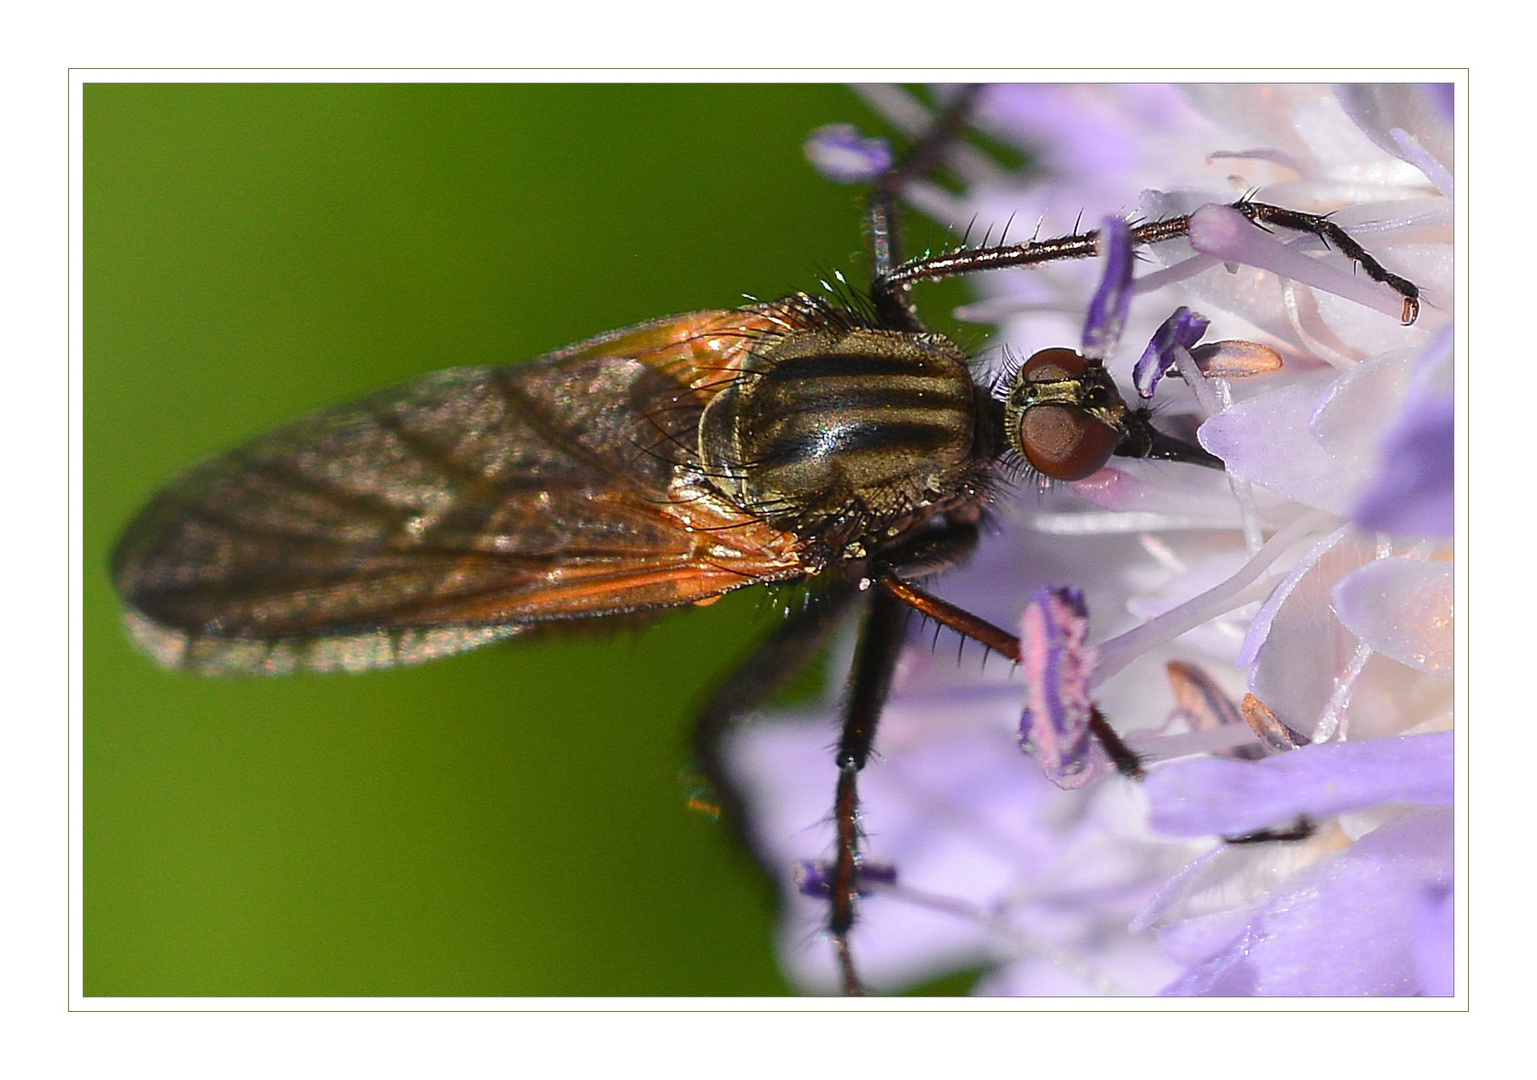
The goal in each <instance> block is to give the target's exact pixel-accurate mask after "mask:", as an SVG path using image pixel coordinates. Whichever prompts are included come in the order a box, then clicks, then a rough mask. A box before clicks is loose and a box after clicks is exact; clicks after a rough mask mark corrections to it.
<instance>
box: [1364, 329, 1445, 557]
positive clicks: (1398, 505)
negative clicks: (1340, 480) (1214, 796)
mask: <svg viewBox="0 0 1537 1080" xmlns="http://www.w3.org/2000/svg"><path fill="white" fill-rule="evenodd" d="M1451 368H1452V334H1451V328H1450V327H1447V328H1446V329H1445V330H1443V331H1442V332H1441V333H1439V334H1437V335H1436V338H1435V340H1434V341H1432V342H1431V344H1430V345H1429V346H1427V347H1426V348H1425V350H1424V352H1422V353H1421V354H1420V357H1419V359H1418V361H1417V363H1416V370H1415V373H1414V384H1413V386H1412V387H1411V388H1410V390H1409V392H1408V399H1407V401H1406V402H1405V403H1404V407H1403V411H1402V412H1401V413H1400V414H1399V416H1398V420H1397V423H1396V424H1394V426H1393V427H1392V428H1391V429H1390V430H1389V431H1388V432H1387V434H1386V435H1385V437H1384V438H1383V439H1382V440H1381V444H1380V445H1381V451H1380V453H1381V464H1380V467H1379V468H1378V469H1377V471H1376V475H1375V476H1374V478H1373V480H1372V482H1371V484H1370V485H1369V486H1368V487H1367V488H1366V489H1365V490H1364V491H1363V492H1361V494H1360V496H1359V497H1358V498H1357V500H1356V502H1355V506H1354V512H1353V514H1352V517H1353V518H1354V519H1355V520H1356V521H1357V522H1359V523H1360V524H1361V525H1362V526H1364V527H1366V528H1368V529H1377V530H1379V531H1381V532H1390V533H1397V534H1399V535H1404V536H1426V537H1447V536H1451V535H1452V529H1453V526H1454V524H1455V519H1456V501H1455V496H1456V473H1455V462H1456V454H1457V450H1456V426H1457V416H1456V406H1455V401H1454V399H1453V397H1452V391H1451V381H1450V377H1449V373H1450V371H1451Z"/></svg>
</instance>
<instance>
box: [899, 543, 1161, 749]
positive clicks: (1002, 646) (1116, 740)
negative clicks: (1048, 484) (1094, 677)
mask: <svg viewBox="0 0 1537 1080" xmlns="http://www.w3.org/2000/svg"><path fill="white" fill-rule="evenodd" d="M875 583H876V584H877V585H878V586H879V587H880V589H881V591H882V592H883V593H885V594H887V595H889V596H892V597H894V598H896V599H897V600H899V601H901V602H902V603H903V604H906V605H907V606H908V607H910V608H913V609H914V610H915V611H921V612H922V613H923V614H925V615H927V616H928V617H929V618H931V619H933V620H934V621H935V622H937V623H940V624H941V625H944V626H948V627H949V628H950V629H952V630H954V631H955V632H956V633H957V634H960V635H962V636H963V637H968V638H970V639H971V640H973V641H975V642H978V643H979V644H982V645H985V646H987V647H988V648H989V649H992V650H993V651H994V652H996V653H999V654H1001V655H1002V656H1005V657H1007V658H1008V659H1010V660H1012V661H1014V662H1015V663H1018V662H1019V661H1020V659H1021V651H1020V641H1019V638H1017V637H1016V636H1014V635H1013V634H1011V633H1009V632H1008V631H1007V630H1005V629H1003V628H1002V627H999V626H994V625H993V624H992V623H990V622H988V621H987V620H986V619H982V618H978V617H977V616H975V615H973V614H972V613H971V612H969V611H967V610H965V609H964V608H958V607H956V606H955V605H954V604H952V603H950V602H949V601H948V600H941V599H940V598H939V597H937V596H935V595H934V594H933V593H930V592H926V591H925V590H923V589H921V588H919V587H918V586H917V585H914V584H913V583H912V582H910V581H908V580H907V579H905V578H903V577H901V576H900V575H898V574H897V573H896V572H895V571H892V570H885V571H883V572H882V573H881V574H880V575H879V576H878V577H877V578H876V579H875ZM1089 731H1090V732H1092V733H1093V735H1094V737H1095V739H1097V740H1098V741H1099V744H1100V745H1101V746H1103V747H1104V748H1105V753H1106V754H1108V755H1109V756H1110V760H1111V761H1112V762H1113V763H1114V764H1115V767H1116V770H1117V771H1118V772H1120V773H1121V775H1123V776H1126V777H1130V778H1131V779H1141V777H1142V776H1143V775H1144V774H1143V771H1142V761H1141V759H1140V758H1138V757H1137V755H1136V753H1135V752H1134V751H1133V750H1132V749H1131V748H1130V747H1128V746H1127V745H1126V743H1125V742H1123V741H1122V740H1121V737H1120V735H1118V734H1116V731H1115V729H1114V728H1113V727H1111V726H1110V724H1109V722H1108V721H1106V720H1105V717H1104V716H1103V714H1101V713H1100V711H1099V709H1098V708H1095V709H1094V711H1093V713H1092V715H1091V717H1090V720H1089Z"/></svg>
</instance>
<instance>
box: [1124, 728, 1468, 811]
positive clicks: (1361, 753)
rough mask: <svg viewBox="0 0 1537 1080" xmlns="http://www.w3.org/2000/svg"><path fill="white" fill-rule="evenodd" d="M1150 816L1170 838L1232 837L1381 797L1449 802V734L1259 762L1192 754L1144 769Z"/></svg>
mask: <svg viewBox="0 0 1537 1080" xmlns="http://www.w3.org/2000/svg"><path fill="white" fill-rule="evenodd" d="M1145 786H1146V789H1147V797H1148V803H1149V814H1150V817H1149V821H1150V823H1151V825H1152V827H1153V828H1154V829H1155V830H1156V831H1158V832H1161V833H1164V834H1166V835H1169V836H1214V835H1226V836H1232V835H1237V834H1241V833H1248V832H1254V831H1256V830H1259V829H1263V828H1265V827H1267V826H1270V825H1275V824H1278V823H1284V822H1287V821H1292V820H1295V819H1296V818H1297V817H1298V816H1299V815H1303V814H1306V815H1308V816H1309V817H1311V818H1314V819H1318V818H1326V817H1333V816H1335V815H1336V814H1341V813H1343V812H1345V811H1347V810H1359V809H1361V808H1363V807H1368V806H1378V805H1381V804H1383V803H1403V802H1407V803H1422V804H1425V805H1430V806H1449V805H1450V804H1451V801H1452V788H1453V770H1452V733H1451V732H1449V731H1443V732H1436V733H1435V734H1431V735H1399V736H1394V737H1391V738H1385V739H1368V740H1366V741H1364V742H1353V743H1350V742H1347V743H1322V744H1318V745H1314V746H1305V747H1303V748H1301V749H1299V750H1293V751H1291V752H1290V753H1285V754H1277V755H1275V756H1273V757H1268V758H1264V759H1263V760H1261V761H1254V762H1246V761H1233V760H1228V759H1219V758H1193V759H1189V760H1185V761H1176V762H1171V763H1169V764H1167V765H1161V766H1159V767H1158V768H1156V769H1154V770H1152V771H1151V773H1150V774H1149V775H1148V778H1147V782H1146V785H1145Z"/></svg>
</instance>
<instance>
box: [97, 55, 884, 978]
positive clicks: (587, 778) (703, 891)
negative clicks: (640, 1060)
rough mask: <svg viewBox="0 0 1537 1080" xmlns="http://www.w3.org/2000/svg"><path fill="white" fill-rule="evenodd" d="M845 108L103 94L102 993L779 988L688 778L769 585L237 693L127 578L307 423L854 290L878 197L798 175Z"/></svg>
mask: <svg viewBox="0 0 1537 1080" xmlns="http://www.w3.org/2000/svg"><path fill="white" fill-rule="evenodd" d="M837 121H853V122H856V123H859V124H861V125H862V126H864V127H865V128H866V130H871V131H879V130H881V127H880V125H879V123H877V122H876V121H874V120H873V119H872V117H871V116H870V114H869V113H868V112H867V110H866V109H865V108H864V107H863V106H862V105H861V104H860V103H859V101H858V100H857V99H856V98H855V97H854V96H853V95H852V94H851V93H849V92H848V91H847V90H845V89H842V88H839V87H829V86H526V85H524V86H506V85H497V86H480V85H472V86H463V85H452V86H444V85H394V86H340V85H282V86H270V85H267V86H253V85H109V84H97V85H90V86H87V87H86V89H85V131H84V146H85V155H84V171H85V233H84V244H85V265H84V273H85V383H84V395H85V429H84V439H85V463H84V464H85V500H86V503H85V506H86V509H85V518H84V524H85V559H86V592H85V598H84V599H85V649H86V663H85V670H84V677H85V742H84V761H85V789H84V805H85V818H84V834H85V850H84V863H85V877H84V897H85V909H84V927H85V948H84V972H85V984H84V990H85V993H86V994H87V995H92V996H95V995H678V994H687V995H739V994H754V995H757V994H778V993H783V992H784V991H785V989H786V988H785V985H784V983H783V981H782V979H781V977H780V975H779V973H778V969H777V966H776V964H775V961H774V956H773V951H772V929H773V893H772V891H771V889H770V888H769V887H768V886H767V885H766V884H765V883H764V882H763V881H762V880H761V878H760V877H759V876H758V874H757V873H756V871H755V870H754V868H753V867H752V866H751V864H750V863H749V861H748V860H747V859H746V857H745V856H743V855H742V854H741V853H739V852H738V851H737V850H736V849H735V848H734V847H733V845H732V844H731V842H730V840H729V837H728V836H727V833H726V831H725V830H724V829H723V828H721V827H719V826H717V825H715V824H713V823H712V822H711V821H710V820H709V819H708V818H706V817H704V816H702V815H700V814H698V813H694V812H690V811H689V810H688V809H687V808H686V805H685V802H686V796H687V795H688V793H689V787H688V783H687V779H686V778H685V777H683V776H682V775H681V774H682V772H683V770H684V769H685V767H686V765H687V763H688V754H687V745H688V733H689V727H690V724H691V719H692V713H693V710H694V707H695V705H696V704H697V703H698V702H699V701H700V700H701V699H702V697H703V695H704V694H705V693H707V691H708V690H709V688H710V687H711V685H712V684H713V683H714V682H715V681H716V680H717V679H718V678H719V677H720V676H721V675H722V674H723V673H724V672H725V671H726V670H728V669H729V668H730V666H731V664H732V663H733V661H734V659H735V658H736V657H737V656H738V655H739V654H740V652H741V651H742V650H744V649H746V648H747V647H748V645H749V644H750V642H751V641H752V640H753V638H754V637H756V636H761V635H763V634H764V633H766V632H767V631H768V630H769V629H770V628H771V626H772V620H773V616H772V614H771V612H769V611H768V610H766V608H765V605H764V603H763V600H762V597H761V596H759V595H756V594H757V593H759V592H761V590H748V591H746V592H743V593H738V594H735V595H733V596H731V597H728V598H727V599H726V600H724V601H722V602H721V603H719V604H717V605H715V606H713V607H710V608H705V609H698V610H689V611H687V612H683V613H679V614H677V615H673V616H669V617H667V618H665V619H662V620H661V621H659V622H658V623H656V624H655V625H654V626H652V627H650V628H647V629H644V630H620V631H609V632H607V633H602V632H600V633H597V634H595V635H587V636H583V637H578V638H564V639H560V640H555V641H542V642H532V643H514V644H511V645H504V646H499V647H494V648H491V649H487V650H483V651H481V652H478V653H471V654H468V655H465V656H461V657H457V658H453V659H449V660H445V661H442V662H440V663H436V664H430V665H427V666H425V667H420V668H412V669H401V670H395V671H385V672H378V673H374V674H369V675H362V676H345V675H332V676H313V675H306V676H296V677H288V678H279V679H272V680H262V679H251V680H232V681H219V680H209V679H204V678H199V677H196V676H189V675H184V674H178V673H171V672H166V671H162V670H160V669H158V668H156V667H155V666H154V665H153V664H151V663H150V662H149V661H148V660H147V659H145V658H144V657H142V656H140V655H139V654H137V653H136V652H134V651H133V650H132V649H131V648H130V646H129V644H128V642H127V641H126V639H125V637H124V635H123V633H122V631H121V628H120V625H119V622H118V614H117V606H116V601H115V598H114V596H113V594H112V590H111V587H110V585H109V583H108V580H107V576H106V569H105V568H106V564H107V560H108V555H109V552H110V550H111V546H112V543H113V541H114V540H115V538H116V536H117V534H118V533H119V531H120V530H121V529H122V527H123V526H124V525H125V524H126V522H127V520H128V519H129V517H130V516H131V515H132V514H133V512H134V511H135V510H136V509H137V508H138V507H139V506H140V505H141V504H142V503H143V502H144V501H145V500H146V499H147V498H148V497H149V496H150V495H151V494H152V493H153V492H154V490H155V489H156V488H157V487H158V486H160V485H161V484H162V483H164V482H165V481H167V480H168V479H170V478H171V477H172V476H173V475H174V474H175V473H177V472H178V471H180V470H181V469H183V468H185V467H186V466H188V465H190V464H191V463H193V462H194V461H196V460H197V459H199V458H200V457H203V456H206V455H208V454H210V453H213V452H216V451H219V450H222V449H225V448H228V447H230V446H232V445H234V444H237V443H239V442H240V441H242V440H244V439H245V438H246V437H248V436H251V435H254V434H256V433H257V432H260V431H262V430H263V429H266V428H268V427H271V426H273V425H275V424H277V423H280V422H282V421H284V420H287V419H290V418H293V417H295V416H297V415H299V414H301V413H303V412H305V411H307V410H309V409H312V408H315V407H318V406H321V405H324V404H327V403H330V402H334V401H338V400H342V399H346V398H349V397H355V396H358V395H361V394H364V393H366V392H367V391H369V390H372V389H374V388H377V387H380V386H383V385H386V384H388V383H391V382H394V381H398V380H400V379H405V378H409V377H411V376H413V375H416V374H419V373H422V372H426V371H430V370H433V369H436V368H442V367H450V366H456V365H461V364H483V363H500V362H509V361H514V360H519V359H524V358H528V357H532V356H535V355H538V354H540V353H542V352H546V351H548V350H550V349H554V348H557V347H559V346H561V345H565V344H567V343H570V342H573V341H577V340H579V339H581V338H584V337H587V336H589V335H592V334H596V333H598V332H601V331H604V330H608V329H612V328H616V327H620V326H624V325H627V324H630V323H634V322H638V321H641V320H644V319H648V318H652V317H655V316H658V315H663V314H669V313H674V312H681V311H688V310H693V309H699V308H707V307H717V306H733V305H735V304H738V303H741V302H742V300H741V294H742V293H751V294H753V295H756V296H760V297H765V298H767V297H773V296H777V295H781V294H784V293H787V292H791V291H793V290H795V289H798V288H814V287H815V284H816V280H817V278H818V277H819V276H821V275H823V274H825V273H826V272H827V271H828V270H829V269H831V268H844V269H845V270H848V271H849V272H850V277H851V278H852V279H853V280H855V281H858V280H861V279H862V278H863V277H864V275H865V273H866V263H865V260H864V257H863V255H862V253H861V243H862V241H861V232H860V220H859V197H860V196H859V192H858V190H856V189H854V188H847V187H838V186H835V185H833V184H830V183H828V182H826V181H824V180H822V179H820V178H819V177H817V176H816V175H815V174H814V172H813V171H812V170H811V168H810V167H809V166H808V165H807V164H806V162H805V160H804V158H803V156H802V153H801V142H802V139H803V138H804V137H805V135H806V134H807V133H808V132H809V131H811V130H812V129H813V128H815V127H817V126H818V125H821V124H825V123H832V122H837ZM832 738H833V733H832V732H831V731H829V742H831V740H832ZM828 777H829V779H828V790H829V795H830V794H831V789H832V770H831V766H830V765H829V772H828Z"/></svg>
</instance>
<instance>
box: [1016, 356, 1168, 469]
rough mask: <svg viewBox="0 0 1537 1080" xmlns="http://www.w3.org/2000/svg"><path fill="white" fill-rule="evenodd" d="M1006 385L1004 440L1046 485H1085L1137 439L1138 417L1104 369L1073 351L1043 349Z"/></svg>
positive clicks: (1022, 365) (1021, 366)
mask: <svg viewBox="0 0 1537 1080" xmlns="http://www.w3.org/2000/svg"><path fill="white" fill-rule="evenodd" d="M1004 382H1005V383H1006V388H1005V392H1004V393H1003V395H1002V396H1003V424H1004V432H1003V434H1004V440H1005V442H1006V443H1007V445H1008V447H1009V449H1011V450H1013V451H1014V452H1015V453H1016V454H1018V455H1019V456H1020V457H1021V458H1023V459H1024V460H1025V461H1027V462H1029V463H1030V466H1031V467H1032V468H1034V469H1035V470H1036V471H1037V472H1039V473H1040V474H1041V475H1042V476H1045V477H1047V478H1048V479H1051V480H1082V479H1083V478H1084V477H1086V476H1090V475H1092V474H1093V473H1095V472H1098V471H1099V470H1100V469H1102V468H1104V466H1105V464H1106V463H1107V462H1109V460H1110V458H1111V456H1112V455H1113V454H1115V453H1117V452H1118V451H1121V452H1124V450H1122V447H1123V444H1125V443H1127V442H1128V440H1131V439H1133V437H1134V433H1135V429H1136V428H1137V426H1138V425H1137V421H1138V420H1139V419H1140V418H1139V417H1138V414H1136V413H1134V412H1133V411H1132V410H1131V409H1129V408H1127V406H1126V402H1125V401H1124V400H1123V399H1122V398H1121V392H1120V391H1119V390H1118V389H1116V385H1115V382H1114V381H1113V380H1112V379H1111V378H1110V375H1109V373H1108V372H1106V371H1105V367H1104V365H1103V364H1102V363H1100V362H1099V361H1097V360H1090V359H1089V358H1088V357H1086V356H1084V355H1083V354H1082V353H1079V352H1076V351H1075V350H1073V349H1066V348H1056V349H1042V350H1041V351H1040V352H1038V353H1036V354H1035V355H1033V356H1031V357H1030V359H1028V360H1026V361H1025V362H1024V363H1023V364H1021V365H1020V366H1019V367H1018V369H1016V370H1014V371H1011V372H1009V373H1008V374H1006V375H1005V376H1004Z"/></svg>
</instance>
